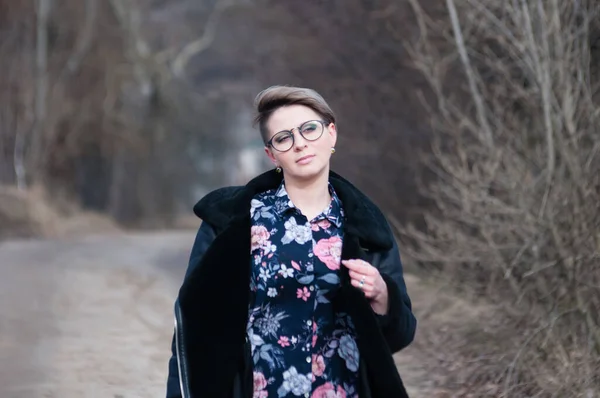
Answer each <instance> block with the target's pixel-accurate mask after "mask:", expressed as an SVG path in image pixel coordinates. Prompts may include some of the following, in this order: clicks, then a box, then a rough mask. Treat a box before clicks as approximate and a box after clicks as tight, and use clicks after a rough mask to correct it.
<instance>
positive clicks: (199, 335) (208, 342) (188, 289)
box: [167, 171, 416, 398]
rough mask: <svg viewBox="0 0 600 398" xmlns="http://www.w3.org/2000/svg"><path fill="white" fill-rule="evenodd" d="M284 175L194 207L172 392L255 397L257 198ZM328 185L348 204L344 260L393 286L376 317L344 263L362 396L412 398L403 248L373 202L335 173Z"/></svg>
mask: <svg viewBox="0 0 600 398" xmlns="http://www.w3.org/2000/svg"><path fill="white" fill-rule="evenodd" d="M281 181H282V176H281V175H280V174H278V173H275V172H274V171H269V172H266V173H264V174H262V175H260V176H258V177H257V178H255V179H253V180H252V181H250V182H249V183H248V184H247V185H246V186H243V187H227V188H221V189H218V190H216V191H213V192H211V193H209V194H208V195H206V196H205V197H204V198H202V200H200V201H199V202H198V203H197V204H196V206H195V207H194V212H195V214H196V215H197V216H198V217H200V218H201V219H202V220H203V222H202V226H201V227H200V230H199V231H198V235H197V237H196V241H195V243H194V247H193V248H192V255H191V256H190V265H189V268H188V270H187V273H186V277H185V280H184V282H183V285H182V287H181V289H180V292H179V296H178V299H177V302H176V305H175V313H176V331H175V335H174V338H173V356H172V358H171V360H170V364H169V379H168V383H167V397H168V398H172V397H173V398H174V397H182V396H183V398H188V397H193V398H205V397H207V398H221V397H222V398H249V397H252V369H251V366H252V365H251V362H250V359H249V352H248V351H249V347H248V344H247V342H246V335H245V333H246V323H247V320H248V304H249V301H248V300H249V297H250V290H249V278H250V260H249V253H250V227H251V219H250V201H251V199H252V197H253V196H254V195H255V194H256V193H259V192H264V191H266V190H269V189H273V188H277V187H278V186H279V184H280V183H281ZM329 181H330V182H331V184H332V185H333V188H334V189H335V191H336V193H337V195H338V197H339V198H340V200H341V201H342V204H343V206H344V212H345V214H346V221H345V223H344V240H343V247H342V259H352V258H360V259H363V260H366V261H368V262H369V263H371V264H372V265H373V266H375V267H377V268H378V270H379V272H380V273H381V275H382V277H383V278H384V280H385V282H386V284H387V287H388V296H389V303H390V305H389V312H388V314H387V315H385V316H380V315H377V314H376V313H374V312H373V310H372V309H371V306H370V304H369V302H368V301H367V299H366V298H365V297H364V295H363V293H362V292H361V291H360V290H359V289H356V288H355V287H353V286H352V285H351V284H350V277H349V275H348V270H347V269H346V268H345V267H341V268H340V272H341V275H340V279H341V284H342V286H341V287H340V289H339V292H338V294H337V296H336V297H335V299H334V300H333V301H332V302H333V304H334V306H335V308H338V309H339V311H345V312H347V313H349V314H350V316H352V318H353V321H354V324H355V325H356V332H357V337H358V339H357V344H358V348H359V351H360V354H361V361H360V368H359V372H360V385H359V394H360V395H359V396H360V398H403V397H408V395H407V394H406V390H405V388H404V385H403V383H402V380H401V378H400V375H399V374H398V371H397V369H396V366H395V364H394V360H393V357H392V354H393V353H395V352H398V351H400V350H401V349H402V348H404V347H406V346H407V345H408V344H410V343H411V342H412V340H413V338H414V335H415V329H416V319H415V317H414V315H413V313H412V310H411V302H410V298H409V296H408V294H407V291H406V286H405V283H404V278H403V271H402V264H401V261H400V254H399V251H398V247H397V245H396V242H395V240H394V237H393V235H392V232H391V230H390V227H389V225H388V223H387V221H386V219H385V217H384V216H383V214H382V213H381V211H380V210H379V209H378V208H377V206H376V205H375V204H373V203H372V202H371V201H370V200H369V199H368V198H367V197H366V196H365V195H364V194H362V193H361V192H360V191H359V190H358V189H357V188H355V187H354V186H353V185H352V184H351V183H349V182H348V181H346V180H345V179H343V178H342V177H340V176H339V175H337V174H336V173H334V172H330V179H329Z"/></svg>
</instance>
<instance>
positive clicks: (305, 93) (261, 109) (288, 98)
mask: <svg viewBox="0 0 600 398" xmlns="http://www.w3.org/2000/svg"><path fill="white" fill-rule="evenodd" d="M254 104H255V107H256V112H257V114H256V117H255V118H254V123H255V124H254V125H255V126H256V125H258V127H259V130H260V135H261V136H262V139H263V141H264V142H265V143H266V142H267V141H268V140H269V131H268V130H267V123H268V121H269V118H270V117H271V115H272V114H273V112H275V111H276V110H277V109H279V108H281V107H283V106H289V105H304V106H306V107H308V108H310V109H312V110H313V111H315V112H316V113H318V114H319V115H320V116H321V117H322V118H323V119H324V120H325V121H326V122H327V123H335V114H334V113H333V110H331V108H330V107H329V105H328V104H327V102H326V101H325V99H324V98H323V97H322V96H321V94H319V93H317V92H316V91H315V90H312V89H310V88H302V87H290V86H271V87H269V88H267V89H265V90H263V91H261V92H260V93H259V94H258V95H257V96H256V99H255V101H254Z"/></svg>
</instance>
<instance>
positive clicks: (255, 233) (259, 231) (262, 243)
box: [250, 225, 271, 251]
mask: <svg viewBox="0 0 600 398" xmlns="http://www.w3.org/2000/svg"><path fill="white" fill-rule="evenodd" d="M250 236H251V238H250V250H251V251H254V250H256V249H260V248H261V247H266V246H269V247H270V246H271V242H269V238H270V237H271V234H270V233H269V231H267V228H265V227H264V226H263V225H253V226H252V228H251V229H250Z"/></svg>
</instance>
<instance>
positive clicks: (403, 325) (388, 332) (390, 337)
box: [377, 241, 417, 353]
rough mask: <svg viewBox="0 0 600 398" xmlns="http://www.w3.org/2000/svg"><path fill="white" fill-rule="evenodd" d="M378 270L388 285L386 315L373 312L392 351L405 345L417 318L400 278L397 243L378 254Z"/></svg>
mask: <svg viewBox="0 0 600 398" xmlns="http://www.w3.org/2000/svg"><path fill="white" fill-rule="evenodd" d="M378 260H379V261H378V269H379V273H380V274H381V276H382V277H383V280H384V281H385V283H386V285H387V289H388V301H389V310H388V313H387V314H386V315H377V317H378V319H379V323H380V325H381V330H382V332H383V335H384V337H385V339H386V341H387V343H388V346H389V347H390V350H391V351H392V352H394V353H395V352H398V351H400V350H401V349H403V348H405V347H406V346H408V345H409V344H410V343H411V342H412V341H413V339H414V337H415V331H416V328H417V319H416V318H415V316H414V314H413V312H412V304H411V300H410V297H409V296H408V292H407V290H406V283H405V282H404V276H403V270H402V261H401V259H400V251H399V249H398V245H397V244H396V242H395V241H394V244H393V247H392V248H391V249H390V250H389V251H387V252H385V253H382V254H381V257H380V258H379V259H378Z"/></svg>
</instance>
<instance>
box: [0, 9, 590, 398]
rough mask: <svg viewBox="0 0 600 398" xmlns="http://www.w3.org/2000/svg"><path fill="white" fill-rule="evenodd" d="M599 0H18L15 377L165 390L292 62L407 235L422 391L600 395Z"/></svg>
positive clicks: (257, 163) (4, 202)
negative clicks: (180, 322) (193, 303)
mask: <svg viewBox="0 0 600 398" xmlns="http://www.w3.org/2000/svg"><path fill="white" fill-rule="evenodd" d="M599 11H600V4H597V2H594V1H593V0H577V1H573V2H561V1H557V0H549V1H544V2H542V1H537V0H520V1H510V2H508V1H507V2H499V1H496V0H445V1H433V0H431V1H430V0H407V1H404V2H399V1H394V0H372V1H364V0H344V1H341V0H329V1H320V0H306V1H302V2H293V1H285V2H283V1H273V0H202V1H199V0H194V1H192V0H36V1H33V0H22V1H18V2H17V1H11V0H0V397H2V398H4V397H7V398H16V397H111V398H118V397H121V398H126V397H149V396H164V383H165V380H166V372H167V361H168V358H169V356H170V342H171V333H172V321H171V318H172V316H171V313H172V311H171V310H172V304H173V300H174V299H175V297H176V294H177V289H178V288H179V285H180V283H181V279H182V277H183V274H184V272H185V268H186V266H187V256H188V254H189V250H190V249H191V244H192V242H193V238H194V234H195V230H196V228H197V227H198V225H199V224H200V220H198V219H197V218H195V216H194V215H193V213H192V211H191V209H192V206H193V205H194V203H195V202H196V201H197V200H199V199H200V198H201V197H202V195H204V194H205V193H207V192H208V191H210V190H212V189H214V188H217V187H221V186H224V185H233V184H244V183H245V182H247V181H248V180H249V179H251V178H252V177H254V176H255V175H257V174H259V173H260V172H262V171H265V170H267V169H268V168H269V167H271V165H270V164H269V162H267V158H266V156H265V155H264V151H263V144H262V141H261V139H260V135H259V134H258V131H257V130H256V129H255V128H253V126H252V118H253V112H254V109H253V99H254V97H255V95H256V94H257V93H258V92H259V91H260V90H262V89H264V88H266V87H268V86H270V85H273V84H287V85H295V86H302V87H310V88H313V89H316V90H317V91H318V92H320V93H321V94H322V95H323V96H324V97H325V98H326V100H327V101H328V102H329V103H330V105H331V106H332V108H333V109H334V111H335V112H336V114H337V118H338V131H339V132H340V139H339V145H338V147H337V149H338V150H337V152H336V154H335V156H334V157H333V169H334V170H335V171H337V172H338V173H341V174H342V175H344V176H345V177H346V178H348V179H350V180H351V181H352V182H354V183H355V184H356V185H357V186H358V187H359V188H360V189H362V190H363V191H364V192H365V193H367V194H368V195H369V196H370V197H371V198H373V200H374V201H375V202H376V203H377V204H378V205H379V206H380V207H381V208H382V209H383V210H384V211H385V213H386V215H387V216H388V219H389V220H390V223H391V225H392V226H393V228H394V230H395V232H396V233H397V238H398V241H399V244H400V248H401V252H402V256H403V261H404V263H405V267H406V279H407V285H408V290H409V294H410V295H411V297H412V298H413V301H414V306H415V313H416V316H417V318H418V320H419V329H418V332H417V338H416V340H415V342H414V343H413V344H412V345H411V346H410V347H409V348H407V349H406V350H404V351H402V352H401V353H399V354H398V355H397V363H398V367H399V370H400V373H401V375H402V376H403V378H404V380H405V383H406V384H407V386H408V388H409V390H410V392H411V396H414V397H480V396H486V397H488V396H489V397H509V396H510V397H530V396H537V397H585V398H591V397H600V210H599V209H600V206H599V205H598V200H599V198H600V134H599V133H598V126H600V124H599V116H600V108H599V106H598V104H599V102H598V100H599V98H598V84H599V82H600V80H599V77H600V75H599V72H600V69H599V68H600V19H599V18H600V14H599Z"/></svg>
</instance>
